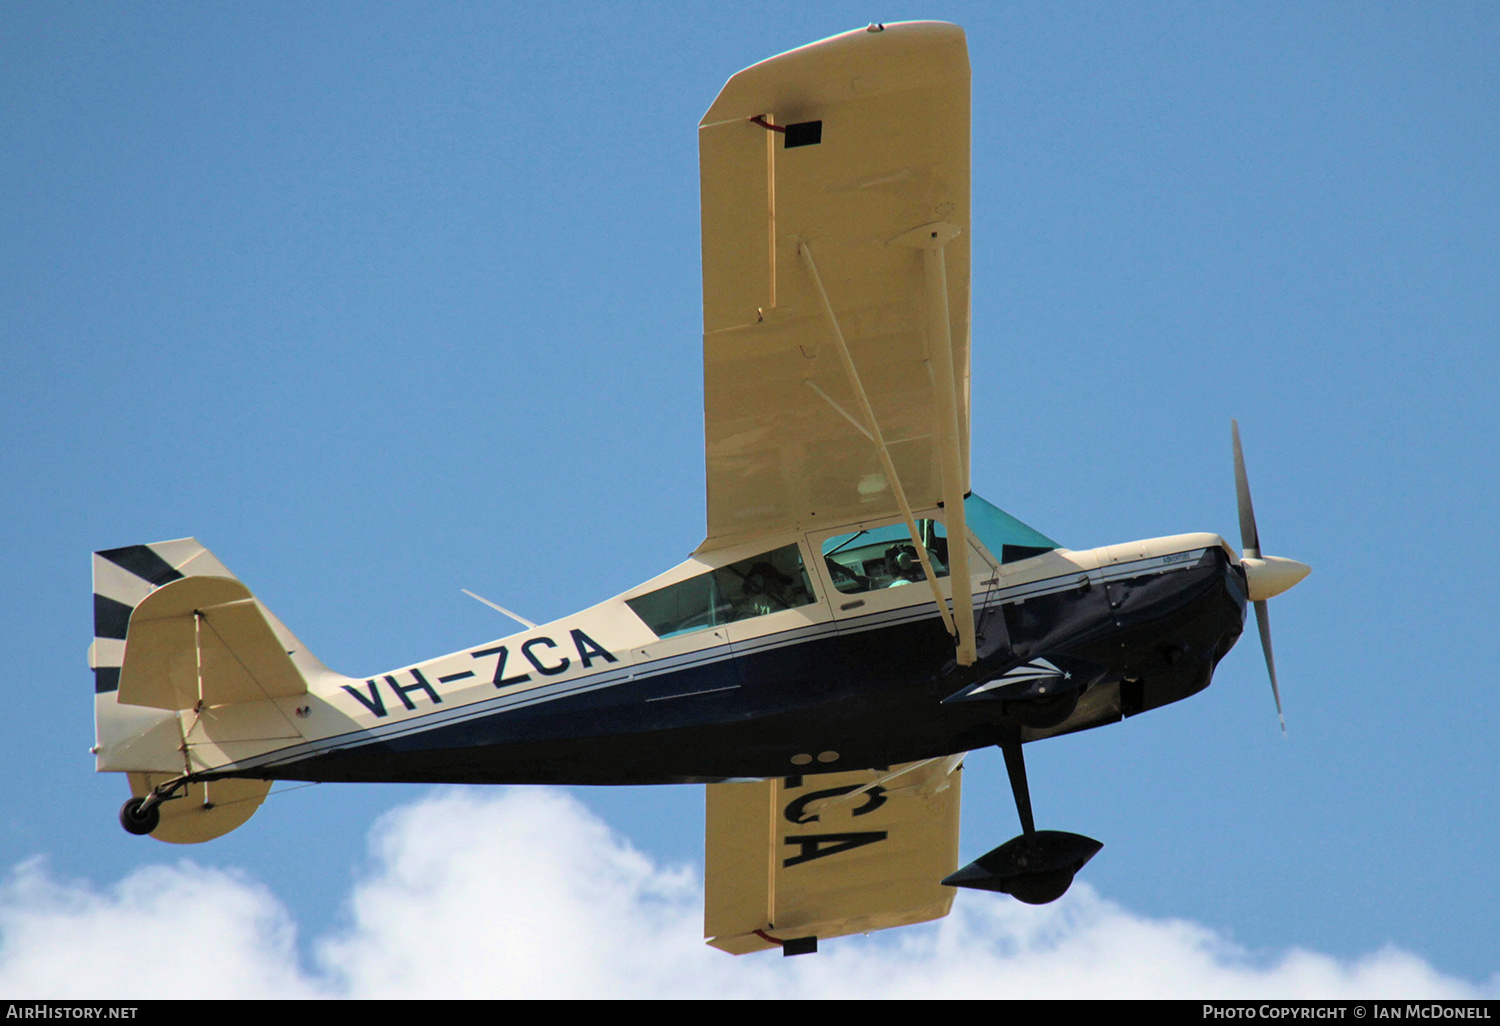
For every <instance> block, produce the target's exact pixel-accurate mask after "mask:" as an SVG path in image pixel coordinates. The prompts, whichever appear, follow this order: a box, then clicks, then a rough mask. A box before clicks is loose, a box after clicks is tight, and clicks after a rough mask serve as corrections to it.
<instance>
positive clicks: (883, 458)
mask: <svg viewBox="0 0 1500 1026" xmlns="http://www.w3.org/2000/svg"><path fill="white" fill-rule="evenodd" d="M939 252H941V250H940V251H939ZM797 253H798V255H799V256H800V257H801V258H802V266H803V267H806V268H807V273H808V275H809V276H811V278H812V281H813V286H814V287H815V288H816V289H817V290H818V299H819V300H820V301H822V303H823V313H825V314H826V315H827V316H828V330H829V332H830V334H832V336H833V346H834V348H835V349H837V350H838V351H839V359H840V360H842V361H843V362H844V373H845V374H847V375H848V376H849V384H850V386H851V387H852V388H853V389H854V396H855V398H856V399H858V400H859V407H860V411H861V412H862V413H863V414H864V417H865V422H866V424H867V425H868V427H869V430H868V431H867V432H866V434H868V435H869V437H870V440H871V441H873V442H874V443H875V450H876V452H878V453H879V454H880V465H881V466H882V467H884V468H885V477H886V480H887V481H889V482H890V483H891V494H892V495H894V496H895V499H896V505H898V506H900V507H901V515H902V516H904V517H905V518H906V529H907V530H908V531H909V532H911V540H912V544H913V546H914V547H915V548H916V550H917V558H918V559H919V560H921V562H922V572H923V573H924V574H926V575H927V583H928V585H930V586H931V587H932V596H933V598H935V599H936V600H937V608H938V615H939V616H940V617H942V620H943V629H944V630H946V631H947V632H948V634H949V635H950V636H953V637H957V636H958V634H957V631H956V630H955V629H954V626H953V617H952V616H951V615H949V613H948V603H947V601H945V600H944V598H943V593H942V591H941V590H940V589H939V588H938V580H937V574H935V573H934V572H933V569H932V561H931V560H930V559H929V558H928V556H927V546H926V545H924V544H923V543H922V536H921V533H920V532H919V531H918V530H917V518H916V517H915V516H914V515H913V514H912V511H911V503H909V502H907V501H906V491H905V490H904V489H903V488H902V487H901V479H900V478H899V477H897V476H896V465H895V464H894V463H893V462H892V461H891V453H890V450H889V449H888V448H887V447H886V444H885V436H884V435H882V434H881V433H880V425H879V424H878V423H877V422H876V420H875V411H874V409H872V408H871V406H870V399H869V397H868V396H867V395H865V387H864V385H862V384H861V383H860V380H859V372H858V371H856V370H855V369H854V359H853V358H852V357H851V356H850V355H849V347H848V346H846V345H845V344H844V333H843V332H842V331H840V330H839V319H838V317H837V316H835V315H834V312H833V306H832V304H830V303H829V302H828V293H827V292H825V291H823V278H822V276H820V275H819V274H818V265H817V264H815V263H814V262H813V255H812V250H811V249H810V248H809V247H808V245H807V243H805V242H802V243H798V245H797ZM947 308H948V304H947V302H946V299H945V301H944V303H943V309H944V310H945V311H946V310H947ZM948 373H949V376H950V378H951V376H952V373H953V362H952V358H951V356H950V358H949V362H948ZM959 487H960V488H962V487H963V486H962V485H959ZM959 508H960V509H962V508H963V503H962V502H960V503H959ZM960 515H962V514H960ZM960 547H961V548H962V547H963V546H962V545H961V546H960ZM948 550H949V551H948V558H949V559H950V560H951V559H952V558H953V539H952V528H951V527H950V528H949V541H948ZM965 555H967V552H966V553H965ZM967 562H968V561H967V559H965V563H966V564H967ZM964 574H965V576H964V583H965V585H967V584H968V569H967V566H966V567H965V570H964ZM952 576H953V570H952V567H951V566H950V568H949V577H950V578H951V577H952ZM973 623H974V620H973V611H972V609H971V610H970V614H969V632H970V633H969V637H970V642H969V643H970V646H971V651H972V645H973ZM961 643H962V642H960V644H961ZM969 661H970V662H973V657H972V656H971V657H970V660H969ZM965 665H967V664H965Z"/></svg>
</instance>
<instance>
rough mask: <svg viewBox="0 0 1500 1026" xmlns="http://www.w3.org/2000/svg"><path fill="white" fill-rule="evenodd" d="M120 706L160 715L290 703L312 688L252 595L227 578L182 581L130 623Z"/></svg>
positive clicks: (154, 597) (145, 603)
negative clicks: (259, 702)
mask: <svg viewBox="0 0 1500 1026" xmlns="http://www.w3.org/2000/svg"><path fill="white" fill-rule="evenodd" d="M125 653H126V656H125V664H124V666H123V668H122V669H121V673H120V695H119V701H120V702H121V703H122V704H124V705H144V706H150V707H152V708H156V709H174V710H175V709H190V708H194V707H195V706H198V705H199V704H200V703H201V704H202V705H203V706H205V707H206V706H214V705H229V704H233V703H236V702H253V701H256V700H257V699H262V698H289V697H292V696H294V695H300V694H302V693H304V692H305V691H306V690H307V682H306V681H304V680H303V679H302V675H301V674H300V673H298V672H297V668H296V666H294V665H293V664H292V660H291V656H290V655H289V654H288V652H287V650H286V649H285V648H283V647H282V645H281V642H280V641H278V640H277V638H276V634H275V632H274V631H273V630H272V629H271V625H270V624H269V623H268V622H267V621H266V618H265V616H264V615H263V614H262V612H261V610H260V606H259V604H258V603H257V602H256V601H255V598H254V596H252V595H251V594H250V589H249V588H247V587H245V586H244V585H243V584H241V583H240V582H239V581H237V580H234V579H232V578H228V577H184V578H183V579H181V580H179V581H173V582H172V583H170V584H167V585H165V586H163V587H161V588H159V589H157V590H156V591H154V592H152V593H151V594H150V595H148V596H147V597H146V598H145V599H143V600H142V601H141V602H140V604H139V605H137V606H136V608H135V612H134V614H133V615H132V616H131V618H130V629H129V632H128V634H127V635H126V639H125Z"/></svg>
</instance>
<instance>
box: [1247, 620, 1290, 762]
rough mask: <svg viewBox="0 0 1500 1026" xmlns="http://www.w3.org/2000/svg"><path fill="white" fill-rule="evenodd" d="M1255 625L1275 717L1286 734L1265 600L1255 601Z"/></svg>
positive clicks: (1284, 734)
mask: <svg viewBox="0 0 1500 1026" xmlns="http://www.w3.org/2000/svg"><path fill="white" fill-rule="evenodd" d="M1255 625H1256V626H1257V627H1259V628H1260V647H1261V650H1262V651H1264V652H1265V653H1266V672H1267V673H1269V674H1270V675H1271V696H1272V697H1273V698H1275V699H1276V718H1277V719H1278V720H1280V721H1281V734H1282V736H1283V737H1285V736H1286V717H1285V716H1284V715H1282V712H1281V689H1280V688H1278V687H1277V686H1276V657H1275V656H1273V655H1272V654H1271V611H1270V609H1269V608H1267V606H1266V604H1265V602H1257V603H1255Z"/></svg>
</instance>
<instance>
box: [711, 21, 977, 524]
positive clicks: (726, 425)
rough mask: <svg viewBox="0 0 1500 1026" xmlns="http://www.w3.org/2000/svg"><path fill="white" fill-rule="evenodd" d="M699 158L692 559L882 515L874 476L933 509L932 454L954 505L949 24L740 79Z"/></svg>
mask: <svg viewBox="0 0 1500 1026" xmlns="http://www.w3.org/2000/svg"><path fill="white" fill-rule="evenodd" d="M783 129H784V130H783ZM699 152H700V173H701V186H702V205H703V319H704V376H705V381H704V396H705V422H706V433H707V472H708V473H707V478H708V539H707V541H706V543H705V545H706V546H708V547H712V546H715V545H717V544H721V543H725V544H727V543H729V542H732V541H734V540H737V539H741V538H744V537H748V536H753V535H759V534H765V533H771V532H775V531H781V530H788V529H810V528H815V527H816V526H819V525H821V524H825V523H826V524H835V523H841V522H848V521H850V520H856V519H861V518H873V517H878V516H884V515H887V514H894V513H896V512H898V511H899V510H900V508H901V503H900V502H899V499H898V496H897V494H896V490H895V484H893V482H892V481H891V480H890V477H891V473H892V472H894V474H895V475H896V477H897V478H898V483H899V486H900V487H901V488H903V489H904V491H905V495H906V498H907V500H908V505H909V507H910V508H918V509H920V508H930V507H932V506H935V505H937V504H939V503H940V502H942V501H943V499H944V495H945V489H944V482H943V477H944V469H943V461H944V458H945V457H947V458H948V459H949V463H948V466H949V467H950V468H954V469H950V470H949V471H948V474H949V476H957V477H959V478H960V479H961V480H959V481H957V482H951V481H950V482H949V488H948V489H947V491H948V492H949V493H956V494H959V495H962V494H963V493H964V492H967V490H968V446H969V241H968V240H969V237H968V226H969V177H970V176H969V62H968V50H967V45H966V43H965V40H964V35H963V31H962V30H961V29H959V28H957V27H956V26H952V25H945V24H939V23H911V24H904V25H890V26H886V27H884V28H883V29H881V30H879V31H876V30H875V27H873V26H872V29H871V30H869V31H866V30H861V31H858V32H851V33H846V34H844V35H842V36H836V37H833V38H831V39H827V40H824V41H822V42H820V43H815V44H812V45H811V46H806V47H803V48H801V49H798V50H793V51H791V52H789V53H786V54H782V55H781V56H779V57H775V58H772V59H771V60H768V61H764V62H762V63H760V64H757V65H755V66H753V67H751V68H748V69H746V70H745V71H742V72H740V73H739V74H738V75H735V76H734V77H733V78H732V79H730V81H729V83H728V84H727V85H726V86H725V87H724V89H723V91H722V92H721V93H720V94H719V97H718V99H717V100H715V101H714V104H713V106H712V107H711V108H710V109H709V111H708V113H707V114H706V115H705V116H704V118H703V121H702V123H701V124H700V126H699ZM933 250H936V251H937V253H938V255H939V256H940V259H939V260H937V261H936V263H934V259H933V256H932V252H931V251H933ZM825 297H826V298H825ZM841 350H842V352H841ZM845 356H847V359H845ZM935 361H941V362H940V363H937V365H935ZM861 393H863V394H864V399H862V397H861ZM865 400H867V401H865ZM944 417H947V421H946V427H945V426H944ZM872 419H873V423H872V422H871V421H872ZM877 439H878V440H879V441H877ZM881 443H883V445H882V444H881ZM882 448H884V450H885V452H886V455H887V456H888V458H883V457H882V454H881V449H882ZM955 485H956V489H955Z"/></svg>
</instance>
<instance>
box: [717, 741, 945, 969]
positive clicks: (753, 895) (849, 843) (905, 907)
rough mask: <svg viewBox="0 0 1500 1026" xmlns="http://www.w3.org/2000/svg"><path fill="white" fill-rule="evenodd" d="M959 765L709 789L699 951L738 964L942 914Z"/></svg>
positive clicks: (937, 763)
mask: <svg viewBox="0 0 1500 1026" xmlns="http://www.w3.org/2000/svg"><path fill="white" fill-rule="evenodd" d="M961 758H962V757H961V756H954V757H952V758H949V759H931V760H928V761H926V762H920V763H912V764H909V765H907V766H897V767H893V768H892V771H878V770H864V771H858V772H853V773H823V774H817V775H814V776H804V777H791V778H778V779H774V780H760V781H753V782H749V783H736V784H710V785H709V786H708V830H707V867H708V869H707V881H706V888H705V889H706V894H705V898H704V917H703V920H704V921H703V932H704V936H705V937H706V938H707V939H708V942H709V943H710V944H712V945H713V946H714V947H716V948H720V949H722V950H724V951H728V952H730V953H731V954H735V955H742V954H745V953H747V952H751V951H763V950H765V949H767V948H772V947H777V946H779V945H781V944H782V943H783V942H786V941H797V940H805V939H807V938H814V937H816V938H827V937H842V936H845V935H847V934H851V933H868V932H870V931H871V930H883V929H886V928H887V927H892V926H906V925H908V924H911V923H920V922H925V921H926V920H929V919H938V918H941V917H942V916H945V915H947V914H948V910H949V908H950V907H951V906H952V904H953V889H952V888H949V887H944V886H942V884H941V883H940V882H939V881H941V880H942V879H943V878H944V877H945V876H947V875H948V874H950V873H952V872H953V871H954V870H955V869H957V868H958V809H959V791H960V782H961V778H962V774H963V770H962V768H961V767H959V766H958V765H957V763H958V761H959V759H961Z"/></svg>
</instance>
